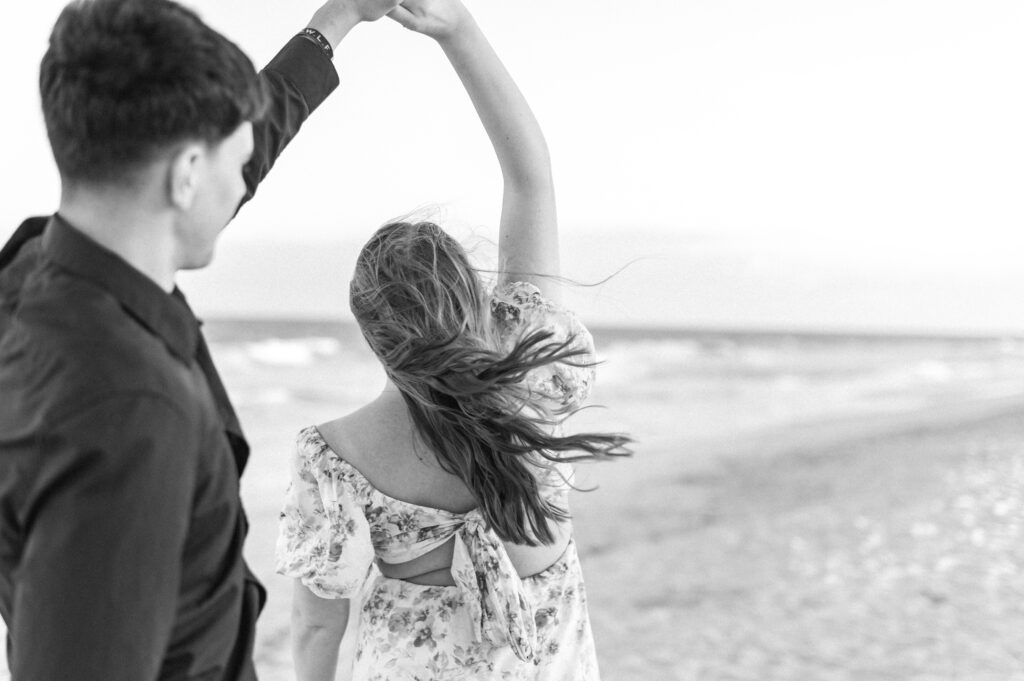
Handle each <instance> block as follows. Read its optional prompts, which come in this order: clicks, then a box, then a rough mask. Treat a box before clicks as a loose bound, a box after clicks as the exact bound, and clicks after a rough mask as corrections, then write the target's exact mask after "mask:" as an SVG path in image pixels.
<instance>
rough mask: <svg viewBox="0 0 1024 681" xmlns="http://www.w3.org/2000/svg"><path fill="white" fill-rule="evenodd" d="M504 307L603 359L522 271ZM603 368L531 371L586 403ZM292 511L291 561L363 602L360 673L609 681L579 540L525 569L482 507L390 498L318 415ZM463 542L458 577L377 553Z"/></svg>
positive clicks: (526, 324) (505, 314)
mask: <svg viewBox="0 0 1024 681" xmlns="http://www.w3.org/2000/svg"><path fill="white" fill-rule="evenodd" d="M491 312H492V315H493V318H494V321H495V324H496V327H497V330H498V332H499V335H500V338H501V339H502V342H503V343H504V344H505V345H506V346H507V347H506V349H511V347H512V345H513V344H514V343H515V341H516V339H517V338H519V337H520V334H521V333H523V332H524V331H531V330H534V329H538V328H542V329H545V330H550V331H552V332H554V334H555V336H554V338H553V340H563V339H572V341H571V342H572V344H573V347H576V348H579V349H582V350H584V351H585V352H586V353H587V354H586V355H584V356H581V357H580V358H578V359H574V363H588V362H592V361H593V340H592V339H591V336H590V333H589V332H588V331H587V330H586V328H585V327H583V325H582V324H581V323H580V322H579V321H578V320H577V318H576V317H575V315H573V314H572V313H571V312H568V311H567V310H565V309H564V308H562V307H561V306H558V305H555V304H552V303H550V302H549V301H546V300H545V299H544V298H543V297H542V296H541V295H540V292H539V291H538V290H537V288H536V287H534V286H532V285H530V284H525V283H516V284H511V285H509V286H507V287H505V288H504V289H503V290H501V291H499V292H495V294H494V296H493V298H492V301H491ZM592 380H593V367H592V366H590V367H579V366H573V365H570V364H566V363H559V364H555V365H550V366H547V367H544V368H542V369H538V370H534V371H531V372H530V374H529V375H528V376H527V377H526V381H527V383H528V385H529V386H530V389H531V392H532V394H534V395H536V396H538V398H539V399H544V400H548V401H551V402H552V403H554V404H553V406H555V407H558V406H567V407H572V406H575V405H577V404H579V403H581V402H582V401H583V400H584V399H585V398H586V397H587V395H588V394H589V392H590V386H591V383H592ZM292 464H293V465H292V476H291V482H290V484H289V486H288V492H287V494H286V500H285V505H284V509H283V510H282V512H281V520H280V534H279V536H278V542H277V552H276V557H277V571H278V572H279V573H281V574H283V575H287V576H289V577H295V578H298V579H300V580H301V581H302V583H303V584H304V585H306V587H308V588H309V589H310V590H311V591H312V592H313V593H315V594H316V595H318V596H320V597H322V598H351V599H355V600H357V601H359V602H361V605H362V609H361V612H360V617H359V628H358V633H357V636H358V641H357V646H356V657H355V662H354V669H353V679H355V680H356V681H385V680H386V681H403V680H409V681H413V680H416V681H427V680H428V679H430V680H434V679H452V680H456V679H474V680H476V679H480V680H487V679H502V680H516V681H519V680H523V681H525V680H527V679H529V680H530V681H596V680H597V679H598V678H599V677H598V672H597V658H596V654H595V650H594V642H593V638H592V636H591V631H590V622H589V619H588V615H587V604H586V594H585V592H584V588H583V576H582V572H581V570H580V564H579V560H578V558H577V555H576V547H575V544H574V543H573V542H571V541H570V543H569V545H568V547H567V548H566V550H565V552H564V553H563V555H562V556H561V558H559V560H558V561H556V562H555V563H554V564H553V565H551V566H550V567H548V568H547V569H546V570H544V571H543V572H540V573H539V574H536V575H532V576H530V577H526V578H520V577H519V576H518V575H517V574H516V571H515V568H514V567H513V565H512V562H511V560H510V559H509V557H508V554H507V552H506V551H505V547H504V545H503V544H502V542H501V540H500V539H499V538H498V537H497V535H496V534H495V533H494V532H493V531H492V530H491V529H489V528H488V526H487V523H486V521H485V520H484V518H483V516H482V515H481V514H480V512H479V511H478V510H472V511H469V512H468V513H452V512H449V511H445V510H441V509H436V508H429V507H426V506H420V505H417V504H412V503H409V502H405V501H401V500H399V499H395V498H392V497H389V496H387V495H385V494H383V493H381V492H380V491H378V490H376V489H375V488H374V487H373V486H372V485H371V484H370V482H369V481H368V480H367V479H366V478H364V477H363V476H362V474H361V473H360V472H359V471H358V470H356V469H355V468H354V467H353V466H351V465H350V464H348V463H347V462H346V461H345V460H344V459H343V458H342V457H341V456H340V455H339V454H338V453H337V452H335V451H334V450H332V449H331V448H330V447H329V446H328V445H327V443H326V442H324V440H323V438H322V437H321V436H320V433H319V431H318V430H317V429H316V428H315V427H309V428H306V429H304V430H302V431H301V432H300V433H299V437H298V443H297V447H296V455H295V457H294V458H293V462H292ZM571 474H572V473H571V467H570V466H568V465H567V464H558V465H557V466H556V467H555V468H554V469H552V470H551V471H549V472H548V473H547V474H546V475H543V476H542V482H543V483H544V485H543V487H542V489H543V490H544V494H546V495H548V497H549V498H551V499H552V500H555V501H561V502H563V504H564V501H565V499H564V496H565V495H566V494H568V490H569V479H570V477H571ZM448 541H454V555H453V558H452V567H451V574H452V578H453V581H454V582H455V585H454V586H424V585H418V584H413V583H411V582H407V581H403V580H400V579H391V578H388V577H385V576H383V575H382V574H381V573H380V571H379V570H377V569H376V567H375V561H377V560H380V561H384V562H387V563H392V564H393V563H402V562H406V561H410V560H413V559H415V558H417V557H419V556H421V555H423V554H425V553H427V552H429V551H432V550H433V549H436V548H437V547H439V546H441V545H442V544H444V543H445V542H448Z"/></svg>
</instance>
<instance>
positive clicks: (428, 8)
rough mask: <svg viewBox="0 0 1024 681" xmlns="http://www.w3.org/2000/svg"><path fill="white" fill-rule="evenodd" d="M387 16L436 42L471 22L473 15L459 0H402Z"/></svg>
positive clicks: (447, 37)
mask: <svg viewBox="0 0 1024 681" xmlns="http://www.w3.org/2000/svg"><path fill="white" fill-rule="evenodd" d="M388 16H389V17H390V18H392V19H394V20H395V21H397V22H398V23H400V24H401V25H402V26H405V27H406V28H408V29H409V30H411V31H416V32H417V33H422V34H423V35H426V36H430V37H431V38H433V39H434V40H437V41H438V42H442V41H445V40H448V39H450V38H452V37H453V36H455V35H456V34H458V33H459V31H460V30H461V29H462V28H464V27H466V26H469V25H471V24H472V23H473V17H472V16H471V15H470V13H469V10H467V9H466V7H465V5H463V4H462V2H460V0H404V2H402V3H401V4H400V5H399V6H398V7H396V8H394V10H393V11H391V13H389V14H388Z"/></svg>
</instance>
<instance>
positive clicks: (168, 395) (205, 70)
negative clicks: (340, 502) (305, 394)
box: [0, 0, 398, 681]
mask: <svg viewBox="0 0 1024 681" xmlns="http://www.w3.org/2000/svg"><path fill="white" fill-rule="evenodd" d="M397 4H398V0H329V1H328V2H327V3H326V4H324V5H323V6H322V7H321V8H320V9H319V10H318V11H317V13H316V14H315V15H314V17H313V20H312V21H311V22H310V24H309V27H308V28H307V29H305V30H304V31H303V32H302V33H300V34H299V35H298V36H296V37H295V38H293V39H292V40H291V41H289V43H288V44H287V45H286V46H285V47H284V49H282V50H281V52H280V53H279V54H278V55H277V56H276V57H275V58H274V59H273V60H272V61H271V62H270V64H269V65H268V66H267V67H266V68H265V69H264V70H263V71H262V72H261V73H260V74H257V73H256V72H255V70H254V69H253V67H252V64H251V62H250V61H249V60H248V58H247V57H246V56H245V55H244V54H243V53H242V52H241V50H239V49H238V47H236V46H235V45H234V44H232V43H231V42H230V41H228V40H227V39H225V38H224V37H223V36H221V35H220V34H218V33H217V32H215V31H214V30H212V29H211V28H209V27H208V26H206V25H205V24H204V23H203V22H202V21H201V20H200V19H199V18H198V17H197V16H196V15H195V14H194V13H193V12H191V11H189V10H187V9H185V8H183V7H181V6H180V5H177V4H175V3H174V2H172V1H171V0H76V1H75V2H72V3H71V4H70V5H68V7H67V8H66V9H65V10H64V12H63V13H62V14H61V16H60V18H59V19H58V21H57V23H56V25H55V26H54V29H53V33H52V35H51V38H50V45H49V49H48V50H47V52H46V56H45V57H44V58H43V62H42V67H41V73H40V89H41V94H42V104H43V113H44V117H45V120H46V126H47V133H48V135H49V138H50V142H51V147H52V149H53V154H54V158H55V160H56V163H57V168H58V170H59V171H60V176H61V185H62V192H61V201H60V208H59V210H58V212H57V214H55V215H53V216H50V217H44V218H33V219H29V220H27V221H26V222H25V223H23V224H22V225H21V227H19V228H18V230H17V232H16V233H15V235H14V237H12V239H11V240H10V241H9V242H8V243H7V245H6V246H5V247H4V248H3V250H2V251H0V615H2V616H3V618H4V620H5V621H6V622H7V625H8V629H9V633H8V660H9V665H10V668H11V671H12V674H13V678H14V679H15V680H16V681H54V680H56V679H77V680H81V681H92V680H95V681H121V680H123V681H149V680H155V679H182V680H184V679H192V680H199V679H202V680H203V681H213V680H217V681H242V680H245V681H248V680H252V679H255V672H254V670H253V664H252V646H253V638H254V628H255V621H256V617H257V614H258V612H259V610H260V609H261V608H262V605H263V600H264V598H265V592H264V591H263V588H262V586H260V585H259V583H258V582H257V581H256V579H255V578H254V577H253V576H252V574H251V572H250V571H249V569H248V567H247V566H246V565H245V562H244V561H243V559H242V544H243V540H244V538H245V534H246V530H247V525H246V521H245V515H244V513H243V510H242V507H241V502H240V500H239V495H238V481H239V476H240V475H241V473H242V471H243V469H244V467H245V463H246V459H247V457H248V451H249V449H248V446H247V444H246V442H245V438H244V437H243V435H242V431H241V429H240V427H239V424H238V420H237V418H236V416H235V412H234V410H233V409H232V407H231V403H230V401H229V400H228V397H227V393H226V392H225V390H224V387H223V385H222V384H221V381H220V378H219V377H218V375H217V372H216V369H215V368H214V366H213V363H212V361H211V358H210V354H209V351H208V349H207V346H206V343H205V342H204V340H203V337H202V334H201V333H200V329H199V324H198V322H197V320H196V318H195V316H194V315H193V313H192V311H191V310H190V308H189V306H188V304H187V303H186V301H185V298H184V296H182V294H181V293H180V291H178V289H177V288H176V287H175V274H176V273H177V272H178V271H179V270H183V269H193V268H199V267H203V266H205V265H206V264H208V263H209V262H210V260H211V258H212V255H213V249H214V244H215V242H216V239H217V236H218V235H219V233H220V231H221V229H222V228H223V227H224V226H225V224H226V223H227V222H228V221H229V220H230V219H231V217H232V216H233V215H234V214H235V212H236V211H237V209H238V207H239V205H240V204H241V203H244V202H245V201H246V200H248V199H249V198H250V197H251V196H252V195H253V192H254V191H255V189H256V186H257V185H258V184H259V182H260V181H261V180H262V179H263V178H264V177H265V176H266V174H267V172H268V171H269V170H270V168H271V166H272V165H273V163H274V161H275V159H276V158H277V156H278V155H279V154H280V153H281V151H282V150H283V149H284V147H285V146H286V145H287V144H288V142H289V141H290V140H291V139H292V138H293V137H294V135H295V134H296V132H297V131H298V129H299V127H300V126H301V125H302V123H303V122H304V121H305V119H306V118H307V117H308V116H309V114H310V112H312V111H313V110H314V109H315V108H316V107H317V106H318V105H319V104H320V103H321V102H322V101H323V100H324V99H325V98H326V97H327V95H328V94H329V93H330V92H331V91H332V90H333V89H334V88H335V87H336V86H337V84H338V77H337V74H336V72H335V70H334V67H333V65H332V64H331V57H332V49H333V46H334V45H336V44H337V43H338V41H340V40H341V39H342V37H344V36H345V35H346V34H347V33H348V31H349V30H350V29H351V28H352V27H353V26H355V25H356V24H357V23H359V22H360V21H366V20H369V21H372V20H375V19H378V18H380V17H381V16H383V15H384V14H386V13H387V12H389V11H390V10H392V9H393V8H394V7H395V6H397Z"/></svg>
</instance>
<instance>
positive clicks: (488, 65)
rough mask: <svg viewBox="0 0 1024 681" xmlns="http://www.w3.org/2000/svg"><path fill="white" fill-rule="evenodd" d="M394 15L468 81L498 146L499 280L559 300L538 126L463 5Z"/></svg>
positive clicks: (425, 2) (406, 8)
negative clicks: (528, 285) (500, 191)
mask: <svg viewBox="0 0 1024 681" xmlns="http://www.w3.org/2000/svg"><path fill="white" fill-rule="evenodd" d="M388 16H390V17H391V18H393V19H395V20H396V21H397V22H398V23H400V24H402V25H403V26H405V27H406V28H409V29H411V30H413V31H416V32H418V33H423V34H424V35H427V36H430V37H431V38H433V39H434V40H436V41H437V42H438V44H439V45H440V46H441V49H442V50H444V53H445V55H446V56H447V57H448V61H450V62H451V64H452V66H453V67H454V68H455V72H456V73H457V74H458V76H459V78H460V79H461V80H462V83H463V85H464V86H465V88H466V92H467V93H468V94H469V97H470V99H471V100H472V102H473V106H474V107H475V108H476V111H477V114H478V115H479V116H480V121H481V122H482V123H483V126H484V129H485V130H486V131H487V136H488V137H489V138H490V140H491V144H492V145H493V146H494V151H495V153H496V154H497V156H498V163H499V164H500V166H501V174H502V178H503V180H504V193H503V197H502V204H501V229H500V233H499V237H498V239H499V240H498V259H499V268H500V269H501V271H502V274H501V277H500V280H499V283H505V282H508V281H528V282H530V283H533V284H535V285H536V286H537V287H538V288H540V289H541V291H543V292H544V296H545V297H546V298H548V299H549V300H558V298H559V295H558V293H559V292H558V290H557V289H558V286H557V285H556V280H554V279H552V278H551V277H552V276H554V277H557V276H558V275H559V273H560V268H559V260H558V221H557V216H556V212H555V190H554V184H553V182H552V178H551V159H550V156H549V154H548V148H547V143H546V142H545V141H544V134H543V133H542V132H541V129H540V125H538V123H537V119H536V118H535V117H534V115H533V112H532V111H531V110H530V106H529V104H527V103H526V99H525V98H524V97H523V94H522V92H520V91H519V88H518V87H517V86H516V84H515V81H513V80H512V77H511V76H510V75H509V73H508V71H507V70H505V67H504V65H503V64H502V63H501V60H500V59H499V58H498V55H497V54H496V53H495V52H494V49H493V48H492V47H491V45H490V43H489V42H488V41H487V38H486V37H485V36H484V34H483V32H482V31H481V30H480V27H479V26H477V23H476V21H475V20H474V19H473V17H472V15H471V14H470V13H469V11H468V10H467V9H466V8H465V6H464V5H463V4H462V3H461V2H460V1H459V0H405V1H404V2H402V4H401V5H400V6H399V7H398V8H396V9H395V10H393V11H392V12H391V13H390V14H389V15H388Z"/></svg>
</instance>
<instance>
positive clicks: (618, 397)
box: [0, 319, 1024, 679]
mask: <svg viewBox="0 0 1024 681" xmlns="http://www.w3.org/2000/svg"><path fill="white" fill-rule="evenodd" d="M591 330H592V332H593V334H594V337H595V341H596V344H597V347H598V355H599V358H600V360H601V362H602V363H601V365H600V366H599V368H598V379H597V384H596V387H595V390H594V394H593V402H594V403H595V404H596V405H600V406H599V407H598V408H594V409H587V410H584V411H583V412H581V413H580V414H578V415H577V416H575V417H574V418H573V420H572V423H576V424H578V425H577V426H574V427H578V428H588V429H600V430H620V431H624V432H628V433H630V434H631V435H632V436H633V437H634V438H635V439H636V441H637V442H636V454H635V462H628V463H627V464H626V465H623V466H619V465H615V466H604V467H589V468H590V469H592V470H593V473H589V474H588V473H587V472H584V476H583V482H584V484H585V485H586V484H590V483H593V484H597V485H600V486H602V487H604V488H605V494H606V495H607V496H604V497H602V498H603V499H607V500H608V503H617V502H616V499H624V498H626V496H628V495H631V494H634V492H633V490H635V489H637V487H638V485H640V484H641V481H642V479H643V477H644V476H653V475H663V474H665V473H666V472H679V471H685V470H686V469H687V468H688V467H690V466H693V465H696V463H698V462H695V461H694V459H695V457H696V454H694V453H695V452H700V451H706V449H707V445H709V444H713V443H716V442H723V441H727V440H728V439H729V438H733V437H736V436H737V435H741V434H745V433H746V434H751V433H753V434H756V433H758V432H759V431H762V430H766V429H772V428H776V429H777V428H783V429H785V428H788V427H795V426H797V425H799V424H804V423H814V422H820V421H829V420H849V421H853V422H858V419H869V418H872V417H876V416H887V415H899V414H909V413H915V412H930V411H935V410H942V409H945V408H949V407H951V406H957V405H963V404H967V403H972V402H979V403H980V402H988V401H993V400H1001V399H1005V398H1012V397H1014V396H1019V395H1021V394H1024V339H1021V338H1016V337H960V338H957V337H921V336H869V335H840V334H831V335H826V334H807V333H761V332H741V331H720V332H718V331H694V330H664V329H659V330H646V329H640V328H602V327H597V328H593V329H591ZM204 331H205V333H206V335H207V337H208V339H209V340H210V343H211V348H212V351H213V354H214V357H215V360H216V362H217V365H218V367H219V368H220V370H221V373H222V375H223V378H224V381H225V383H226V385H227V386H228V389H229V391H230V393H231V395H232V398H233V400H234V402H235V404H236V407H237V408H238V411H239V414H240V417H241V419H242V422H243V425H244V426H245V428H246V431H247V434H248V437H249V439H250V442H251V443H252V446H253V456H252V459H251V460H250V465H249V470H248V471H247V473H246V476H245V478H244V480H243V497H244V500H245V503H246V506H247V508H248V510H249V515H250V519H251V521H252V530H251V533H250V537H249V539H248V541H247V545H246V555H247V558H248V559H249V561H250V563H251V564H252V565H253V569H254V571H255V572H256V574H257V575H258V576H260V578H261V579H262V580H263V581H264V582H265V583H266V584H267V585H268V588H269V590H270V593H271V601H270V604H269V605H268V607H267V610H266V611H265V612H264V614H263V615H262V617H261V619H260V625H259V627H260V628H259V641H258V644H257V662H258V664H259V666H260V668H261V674H263V676H264V677H265V678H268V679H276V678H289V676H288V674H289V672H288V671H287V670H288V669H289V664H290V663H289V661H288V653H287V644H286V641H287V619H288V615H287V611H288V603H289V598H290V597H289V591H288V590H289V588H290V587H289V585H288V584H287V583H286V581H283V578H280V577H278V576H276V575H275V574H274V571H273V544H274V540H275V536H276V522H275V518H276V515H277V511H278V508H279V502H280V498H281V494H282V492H283V488H284V484H285V479H286V475H287V473H286V470H287V456H288V453H289V451H290V447H291V442H292V439H293V437H294V434H295V432H296V431H297V430H298V429H300V428H302V427H303V426H306V425H309V424H311V423H320V422H322V421H325V420H329V419H331V418H335V417H337V416H339V415H342V414H344V413H346V412H348V411H351V410H353V409H355V408H357V407H359V406H360V405H361V404H363V403H364V402H366V401H368V400H370V399H372V398H373V397H374V396H375V395H376V394H377V393H378V391H379V390H380V388H381V387H382V385H383V381H384V374H383V371H382V369H381V368H380V366H379V364H378V363H377V361H376V360H375V358H374V357H373V355H372V354H371V353H370V352H369V350H368V349H367V348H366V346H365V343H364V342H363V340H362V338H361V336H360V334H359V332H358V329H357V328H356V327H355V326H354V325H353V324H351V323H346V322H338V321H326V322H311V321H286V320H276V321H266V320H263V321H253V320H223V319H220V320H218V319H213V320H210V321H208V322H206V324H205V326H204ZM634 463H635V464H637V465H632V464H634ZM584 510H585V508H584ZM0 649H2V647H0ZM5 668H6V665H5V664H4V663H3V660H2V658H0V679H3V678H8V675H7V674H6V673H5V672H4V670H5Z"/></svg>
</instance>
